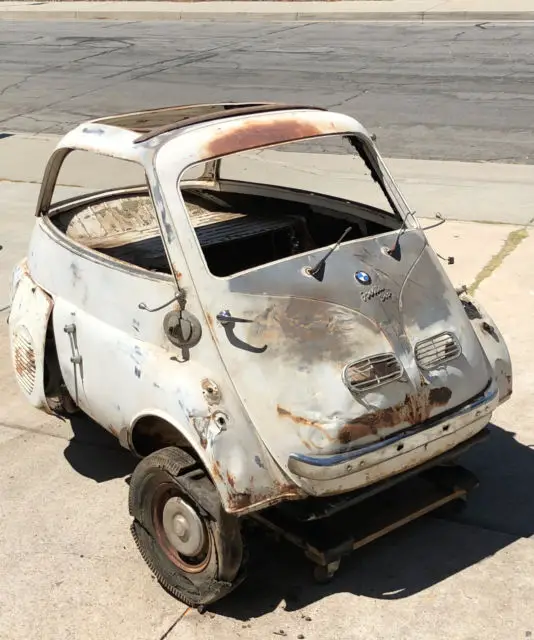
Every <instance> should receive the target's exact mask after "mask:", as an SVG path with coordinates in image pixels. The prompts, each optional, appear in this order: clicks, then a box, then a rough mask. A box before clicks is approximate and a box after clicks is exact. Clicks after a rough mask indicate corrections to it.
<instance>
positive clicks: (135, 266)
mask: <svg viewBox="0 0 534 640" xmlns="http://www.w3.org/2000/svg"><path fill="white" fill-rule="evenodd" d="M95 158H98V159H100V160H102V162H103V164H102V165H101V166H102V167H103V168H101V170H100V172H99V173H98V172H96V173H95V171H94V170H93V165H92V164H91V163H93V161H94V159H95ZM71 159H73V161H74V162H79V164H78V167H82V171H85V173H86V176H87V182H88V183H90V184H91V185H92V186H93V187H95V188H94V189H93V190H90V192H89V193H87V192H85V193H81V192H79V193H77V195H75V196H74V197H70V198H69V199H62V200H61V199H60V200H59V201H58V200H57V197H56V195H57V192H58V190H61V187H58V186H57V185H65V184H71V185H72V184H73V183H72V182H69V179H68V171H69V169H68V164H69V162H70V161H71ZM65 171H66V172H67V173H66V175H67V178H64V179H62V175H63V174H64V172H65ZM77 184H79V182H77ZM84 184H85V183H84ZM70 195H72V194H70ZM36 214H37V220H36V224H35V228H34V231H33V234H32V237H31V241H30V247H29V251H28V255H27V257H26V258H25V259H23V260H22V261H21V262H20V263H19V264H18V265H17V266H16V268H15V270H14V272H13V278H12V293H11V311H10V316H9V327H10V336H11V350H12V359H13V366H14V370H15V374H16V378H17V380H18V383H19V385H20V388H21V390H22V392H23V393H24V394H25V395H26V397H27V399H28V401H29V402H30V403H31V404H32V405H34V406H35V407H37V408H39V409H41V410H43V411H46V412H51V413H65V412H71V411H74V410H77V409H81V410H82V411H83V412H85V413H86V414H88V415H89V416H90V417H92V418H93V419H94V420H95V421H96V422H97V423H99V424H100V425H102V426H103V427H104V428H105V429H107V430H108V431H110V432H111V433H112V434H114V435H115V436H116V437H117V438H118V440H119V441H120V443H121V444H122V445H123V446H124V447H126V448H128V449H130V450H131V451H132V452H134V453H135V454H137V455H138V456H139V457H141V458H142V460H141V461H140V462H139V463H138V465H137V467H136V468H135V470H134V472H133V474H132V477H131V481H130V488H129V492H130V494H129V495H130V498H129V509H130V513H131V515H132V518H133V523H132V532H133V535H134V538H135V541H136V543H137V546H138V548H139V550H140V552H141V554H142V556H143V558H144V559H145V561H146V562H147V564H148V565H149V566H150V568H151V569H152V571H153V572H154V574H155V575H156V576H157V577H158V579H159V580H160V581H161V583H162V584H164V585H165V586H166V587H167V588H168V589H169V590H170V591H171V592H172V593H174V594H175V595H176V596H177V597H178V598H181V599H182V600H184V601H185V602H188V603H190V604H193V605H204V604H206V603H209V602H213V601H214V600H217V599H218V598H220V597H222V596H223V595H224V594H225V593H228V592H229V591H230V590H231V589H232V588H233V587H235V585H236V584H239V582H240V581H241V580H242V579H243V576H244V565H245V554H244V551H243V542H242V527H241V523H242V521H243V520H244V518H243V516H251V514H252V516H254V514H256V515H257V514H258V513H260V512H261V514H264V513H266V512H268V511H269V510H272V509H273V508H274V509H278V508H279V507H275V506H274V505H279V506H280V505H281V507H285V508H287V507H288V506H290V505H300V506H301V507H302V505H304V506H305V505H308V504H313V505H315V506H314V508H315V509H316V512H315V516H314V517H316V518H319V516H320V515H321V516H324V515H328V513H329V509H330V511H332V510H334V511H335V509H334V508H333V507H332V505H338V507H339V505H340V504H342V503H343V500H346V501H347V502H350V499H349V498H350V497H351V496H354V495H356V494H357V493H358V492H361V491H364V490H365V488H368V489H370V488H373V487H378V486H382V485H383V484H384V482H387V481H388V480H392V479H395V478H401V477H403V476H404V475H405V474H406V473H408V472H410V471H412V472H413V471H414V470H415V471H417V470H419V469H422V468H423V467H425V465H426V466H428V465H432V463H434V464H435V465H438V464H441V461H442V458H443V456H444V455H445V454H447V453H449V454H451V455H454V454H455V452H457V451H459V450H460V449H461V448H462V447H464V446H466V445H469V444H470V443H473V442H475V441H476V439H477V434H480V433H481V432H482V431H484V430H485V427H486V425H487V424H488V422H489V420H490V417H491V415H492V412H493V411H494V409H495V408H496V407H497V406H498V405H499V404H500V403H502V402H503V401H504V400H506V399H507V398H508V397H509V396H510V394H511V393H512V375H511V373H512V372H511V363H510V358H509V354H508V351H507V348H506V346H505V343H504V340H503V338H502V336H501V334H500V333H499V331H498V329H497V328H496V326H495V324H494V323H493V322H492V320H491V318H489V317H488V315H487V313H486V312H485V311H484V309H483V308H481V306H480V304H478V302H476V301H475V300H474V299H472V298H471V297H470V296H469V295H467V293H466V292H465V290H455V289H454V287H453V286H452V284H451V282H450V280H449V279H448V277H447V275H446V273H445V271H444V269H443V268H442V266H441V264H440V262H439V260H438V258H437V256H436V254H435V253H434V251H433V250H432V248H431V247H430V246H429V244H428V242H427V239H426V236H425V233H424V229H422V228H421V227H420V225H419V223H418V221H417V220H416V218H415V216H414V214H413V212H411V211H410V209H409V207H408V206H407V204H406V202H405V200H404V198H403V196H402V195H401V193H400V191H399V189H398V187H397V186H396V184H395V182H394V180H393V179H392V177H391V175H390V173H389V172H388V170H387V168H386V166H385V164H384V162H383V160H382V158H381V157H380V155H379V153H378V151H377V149H376V145H375V143H374V136H371V135H369V133H367V132H366V130H365V129H364V128H363V127H362V125H361V124H360V123H359V122H358V121H356V120H355V119H353V118H351V117H348V116H346V115H343V114H340V113H333V112H330V111H328V110H324V109H320V108H315V107H306V106H294V105H280V104H268V103H247V104H242V103H239V104H235V103H234V104H209V105H194V106H186V107H172V108H163V109H156V110H151V111H144V112H139V113H130V114H125V115H119V116H113V117H105V118H100V119H97V120H93V121H90V122H86V123H83V124H81V125H80V126H78V127H77V128H75V129H74V130H73V131H71V132H70V133H68V134H67V135H66V136H65V137H64V138H63V139H62V140H61V141H60V143H59V144H58V145H57V147H56V149H55V150H54V152H53V154H52V156H51V158H50V161H49V163H48V165H47V167H46V170H45V174H44V178H43V182H42V187H41V192H40V195H39V199H38V203H37V211H36ZM444 468H445V467H444ZM321 500H323V501H324V502H323V503H321V504H323V507H324V504H328V505H330V506H329V507H328V508H326V507H324V508H323V507H321V508H322V509H323V512H322V513H321V514H318V513H317V505H318V504H319V503H320V501H321ZM331 507H332V508H331ZM338 507H336V509H337V508H338ZM248 520H250V518H248ZM332 565H333V563H332V562H330V563H329V570H330V571H332V570H333V568H335V567H333V566H332Z"/></svg>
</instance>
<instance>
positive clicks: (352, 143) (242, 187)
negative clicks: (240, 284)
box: [178, 135, 407, 277]
mask: <svg viewBox="0 0 534 640" xmlns="http://www.w3.org/2000/svg"><path fill="white" fill-rule="evenodd" d="M388 180H389V176H387V174H384V173H383V170H382V165H381V163H380V160H379V159H378V158H377V157H376V156H375V155H374V154H373V155H370V154H368V153H367V152H366V148H365V143H364V142H363V141H362V140H360V139H358V138H356V137H355V136H342V135H330V136H321V137H317V138H311V139H307V140H303V141H298V142H290V143H284V144H280V145H276V146H271V147H268V148H262V149H255V150H252V151H244V152H239V153H234V154H231V155H228V156H224V157H222V158H220V159H219V160H216V161H211V162H205V163H197V164H196V165H193V166H191V167H188V168H187V169H186V170H185V171H184V172H183V173H182V175H181V176H180V178H179V181H178V188H179V191H180V194H181V196H182V198H183V201H184V204H185V208H186V211H187V213H188V215H189V220H190V223H191V225H192V227H193V229H194V231H195V233H196V236H197V240H198V242H199V245H200V247H201V249H202V253H203V255H204V259H205V261H206V264H207V266H208V268H209V270H210V272H211V273H212V274H213V275H215V276H219V277H225V276H226V277H227V276H231V275H234V274H236V273H239V272H241V271H245V270H247V269H251V268H253V267H258V266H260V265H266V264H269V263H272V262H275V261H278V260H282V259H285V258H289V257H291V256H295V255H298V254H302V253H307V252H313V251H314V250H318V249H322V248H325V247H329V246H330V245H332V244H334V243H336V242H337V241H338V240H339V239H340V237H342V242H341V244H345V243H347V242H350V241H352V240H355V239H359V238H364V237H369V236H373V235H378V234H382V233H387V232H390V231H392V230H395V229H399V228H400V227H401V225H402V224H403V216H404V215H406V213H407V209H406V207H405V205H404V202H403V200H402V198H400V197H399V194H397V193H396V191H395V190H394V189H388V187H387V186H386V185H387V184H388V182H387V181H388ZM349 227H350V230H349V231H348V232H346V231H347V229H348V228H349ZM345 232H346V233H345Z"/></svg>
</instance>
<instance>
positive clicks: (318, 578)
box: [313, 564, 334, 584]
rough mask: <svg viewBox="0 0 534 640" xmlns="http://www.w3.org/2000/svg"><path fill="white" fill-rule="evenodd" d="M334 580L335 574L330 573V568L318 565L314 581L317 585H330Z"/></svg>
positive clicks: (314, 570) (315, 568) (314, 569)
mask: <svg viewBox="0 0 534 640" xmlns="http://www.w3.org/2000/svg"><path fill="white" fill-rule="evenodd" d="M333 578H334V574H333V573H331V572H330V571H328V567H324V566H322V565H320V564H317V565H315V567H314V568H313V579H314V580H315V582H316V583H317V584H328V583H329V582H332V580H333Z"/></svg>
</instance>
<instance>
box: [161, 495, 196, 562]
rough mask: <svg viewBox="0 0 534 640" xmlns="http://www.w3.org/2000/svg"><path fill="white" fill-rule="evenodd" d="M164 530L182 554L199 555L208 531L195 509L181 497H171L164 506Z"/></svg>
mask: <svg viewBox="0 0 534 640" xmlns="http://www.w3.org/2000/svg"><path fill="white" fill-rule="evenodd" d="M162 520H163V530H164V531H165V535H166V536H167V539H168V541H169V542H170V543H171V544H172V546H173V547H174V548H175V549H176V551H178V553H180V554H181V555H184V556H188V557H190V558H191V557H194V556H197V555H199V553H200V552H201V551H202V549H203V547H204V543H205V542H206V532H205V528H204V525H203V524H202V521H201V520H200V518H199V517H198V515H197V513H196V512H195V510H194V509H193V508H192V507H191V506H189V505H188V504H187V502H184V501H183V500H182V499H181V498H177V497H173V498H169V500H167V502H166V503H165V506H164V507H163V516H162Z"/></svg>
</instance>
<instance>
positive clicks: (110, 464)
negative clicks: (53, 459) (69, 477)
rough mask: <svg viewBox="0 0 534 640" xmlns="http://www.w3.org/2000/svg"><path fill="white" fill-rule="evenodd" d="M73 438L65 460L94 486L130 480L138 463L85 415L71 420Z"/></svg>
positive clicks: (80, 413) (112, 437)
mask: <svg viewBox="0 0 534 640" xmlns="http://www.w3.org/2000/svg"><path fill="white" fill-rule="evenodd" d="M69 422H70V425H71V427H72V432H73V437H72V438H71V439H70V440H69V444H68V445H67V447H66V449H65V451H64V456H65V458H66V460H67V462H68V463H69V464H70V466H71V467H72V468H73V469H74V470H75V471H76V472H77V473H79V474H81V475H82V476H85V477H87V478H91V479H92V480H95V482H106V481H107V480H112V479H114V478H123V477H125V476H128V475H129V474H131V473H132V471H133V470H134V468H135V466H136V464H137V462H138V461H137V460H136V459H135V458H134V457H133V456H132V455H131V454H130V453H129V452H128V451H126V449H123V447H121V446H120V444H119V443H118V441H117V438H115V436H113V435H112V434H111V433H108V432H107V431H106V430H105V429H103V428H102V427H101V426H100V425H99V424H97V423H96V422H94V421H93V420H91V418H89V416H87V415H85V414H84V413H82V412H79V413H77V414H75V415H72V416H70V418H69Z"/></svg>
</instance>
